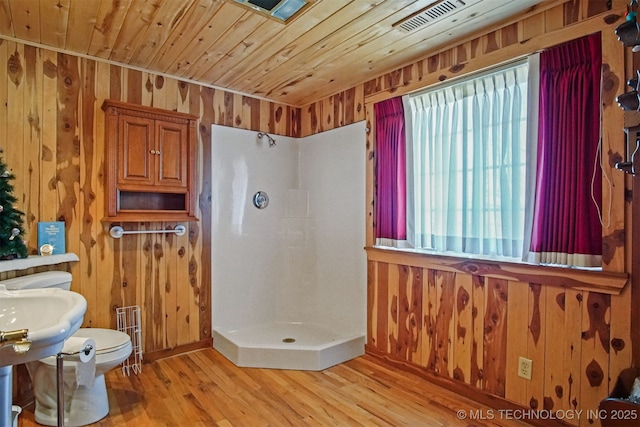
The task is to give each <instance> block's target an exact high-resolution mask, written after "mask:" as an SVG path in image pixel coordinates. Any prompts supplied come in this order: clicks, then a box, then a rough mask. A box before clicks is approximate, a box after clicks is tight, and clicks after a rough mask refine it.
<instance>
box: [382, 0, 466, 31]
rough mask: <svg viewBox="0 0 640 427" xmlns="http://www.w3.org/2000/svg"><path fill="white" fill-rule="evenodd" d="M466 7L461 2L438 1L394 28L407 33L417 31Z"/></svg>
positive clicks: (450, 0)
mask: <svg viewBox="0 0 640 427" xmlns="http://www.w3.org/2000/svg"><path fill="white" fill-rule="evenodd" d="M464 6H466V3H465V2H463V1H461V0H440V1H436V2H434V3H432V4H430V5H429V6H427V7H425V8H424V9H422V10H420V11H418V12H416V13H414V14H413V15H411V16H409V17H407V18H405V19H403V20H401V21H398V22H396V23H395V24H393V27H394V28H399V29H401V30H403V31H406V32H410V31H415V30H418V29H420V28H422V27H424V26H425V25H427V24H431V23H433V22H435V21H437V20H439V19H442V18H444V17H446V16H448V15H451V14H452V13H454V12H455V11H457V10H459V9H461V8H462V7H464Z"/></svg>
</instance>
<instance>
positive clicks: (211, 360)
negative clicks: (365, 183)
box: [19, 349, 526, 427]
mask: <svg viewBox="0 0 640 427" xmlns="http://www.w3.org/2000/svg"><path fill="white" fill-rule="evenodd" d="M106 379H107V388H108V390H109V399H110V406H111V410H110V414H109V415H108V416H107V417H106V418H104V419H102V420H101V421H99V422H98V423H96V424H93V425H94V426H99V427H110V426H131V427H143V426H189V427H195V426H203V427H205V426H206V427H211V426H223V427H253V426H257V427H261V426H392V427H397V426H416V427H418V426H420V427H422V426H424V427H432V426H505V427H506V426H524V425H526V424H523V423H520V422H517V421H511V420H506V419H503V420H501V419H500V417H499V414H498V413H497V412H491V411H489V410H488V409H487V408H485V407H482V406H480V405H478V404H477V403H475V402H472V401H470V400H468V399H466V398H464V397H462V396H460V395H457V394H455V393H452V392H449V391H447V390H444V389H442V388H439V387H437V386H435V385H432V384H431V383H429V382H427V381H425V380H424V379H421V378H418V377H416V376H414V375H412V374H410V373H407V372H403V371H398V370H394V369H392V368H390V367H389V366H387V365H384V364H381V363H379V362H378V361H377V360H376V359H375V358H373V357H370V356H363V357H359V358H357V359H354V360H351V361H348V362H346V363H343V364H341V365H337V366H334V367H331V368H329V369H326V370H324V371H321V372H308V371H287V370H272V369H253V368H238V367H236V366H235V365H233V364H232V363H231V362H229V361H228V360H227V359H226V358H224V357H223V356H222V355H221V354H220V353H218V352H217V351H216V350H213V349H205V350H199V351H195V352H191V353H187V354H183V355H180V356H175V357H172V358H167V359H162V360H158V361H155V362H152V363H149V364H145V365H144V366H143V369H142V373H141V374H139V375H137V376H136V375H133V374H132V375H131V376H130V377H125V376H123V375H122V373H121V371H120V370H114V371H111V372H109V373H108V374H107V378H106ZM400 383H401V384H403V386H402V387H401V386H399V385H398V384H400ZM407 384H410V385H411V386H410V387H407V386H406V385H407ZM458 411H462V412H461V413H463V414H464V415H465V416H466V418H467V419H460V418H459V417H458V416H457V415H456V414H457V412H458ZM471 411H476V412H474V413H473V414H474V415H476V416H475V418H476V419H469V418H471V416H472V412H471ZM477 415H481V416H482V417H484V418H485V420H478V419H477V418H478V417H477ZM491 417H493V418H494V419H493V420H486V418H491ZM19 420H20V422H19V426H20V427H32V426H37V425H38V424H36V423H35V421H34V418H33V405H32V406H30V407H27V408H24V410H23V413H22V415H21V416H20V418H19Z"/></svg>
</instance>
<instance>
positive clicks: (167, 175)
mask: <svg viewBox="0 0 640 427" xmlns="http://www.w3.org/2000/svg"><path fill="white" fill-rule="evenodd" d="M187 131H188V127H187V125H186V124H185V123H172V122H164V121H161V120H157V121H156V140H157V145H156V157H157V162H156V166H157V168H158V172H157V183H158V184H159V185H161V186H163V187H179V188H187V176H188V158H187V142H188V141H187Z"/></svg>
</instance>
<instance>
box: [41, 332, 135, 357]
mask: <svg viewBox="0 0 640 427" xmlns="http://www.w3.org/2000/svg"><path fill="white" fill-rule="evenodd" d="M72 336H73V337H77V338H91V339H93V341H94V342H95V343H96V363H97V364H100V363H102V362H103V360H102V359H109V358H110V355H112V354H115V355H116V356H117V357H120V353H121V352H122V351H123V350H124V351H125V352H128V353H130V352H131V339H130V338H129V335H127V334H126V333H124V332H120V331H117V330H115V329H102V328H80V329H78V330H77V331H76V332H75V333H74V334H73V335H72ZM76 358H77V356H67V355H65V356H64V359H65V365H67V364H69V365H71V366H72V365H73V364H74V363H75V360H74V359H76ZM40 361H41V362H42V363H45V364H47V365H51V366H55V365H56V356H49V357H45V358H44V359H40Z"/></svg>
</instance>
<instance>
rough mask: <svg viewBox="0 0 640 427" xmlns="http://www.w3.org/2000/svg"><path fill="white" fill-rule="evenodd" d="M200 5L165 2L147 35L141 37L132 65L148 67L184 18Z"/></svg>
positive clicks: (191, 0)
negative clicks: (194, 7)
mask: <svg viewBox="0 0 640 427" xmlns="http://www.w3.org/2000/svg"><path fill="white" fill-rule="evenodd" d="M198 4H199V1H198V0H189V1H186V0H183V1H180V2H178V1H169V2H164V3H163V4H162V7H161V8H160V9H158V13H156V15H155V17H154V20H153V22H151V23H150V24H149V26H148V27H147V31H146V33H145V34H144V35H143V36H141V38H142V40H143V41H142V43H140V45H139V46H138V48H137V49H136V50H135V52H134V53H133V56H132V64H134V65H137V66H139V67H147V66H148V65H149V63H150V62H151V60H152V59H153V58H154V57H155V55H156V53H157V51H158V50H159V49H160V47H161V46H162V45H163V44H164V43H165V41H166V40H167V39H168V38H169V36H170V35H171V34H172V33H173V32H174V30H175V29H176V28H179V27H180V24H181V22H182V21H183V18H185V17H186V16H187V13H188V12H189V11H191V10H192V9H193V7H192V6H194V5H198ZM190 16H191V15H190Z"/></svg>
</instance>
